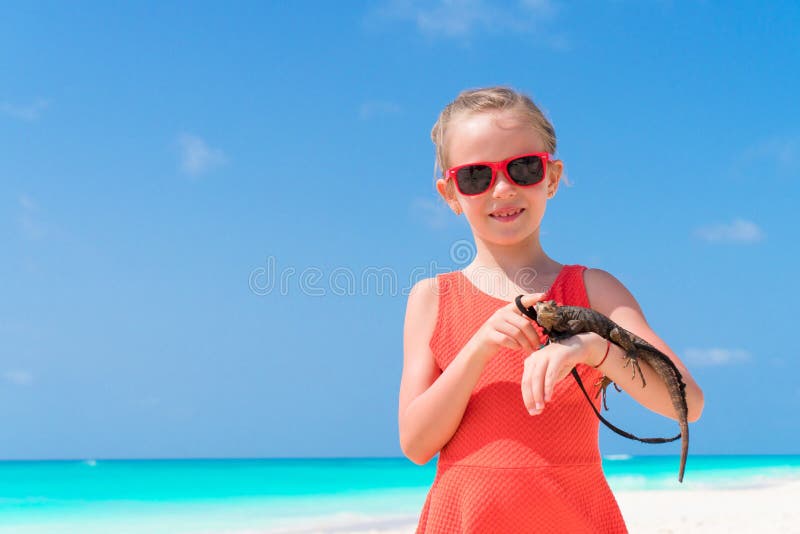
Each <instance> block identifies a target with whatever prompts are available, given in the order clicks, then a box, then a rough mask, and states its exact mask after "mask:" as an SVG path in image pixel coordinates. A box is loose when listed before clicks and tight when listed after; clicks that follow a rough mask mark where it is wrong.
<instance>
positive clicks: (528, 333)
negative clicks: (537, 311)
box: [508, 315, 539, 352]
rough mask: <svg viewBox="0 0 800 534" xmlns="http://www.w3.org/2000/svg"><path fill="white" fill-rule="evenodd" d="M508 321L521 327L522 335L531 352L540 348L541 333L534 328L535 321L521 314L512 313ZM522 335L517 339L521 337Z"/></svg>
mask: <svg viewBox="0 0 800 534" xmlns="http://www.w3.org/2000/svg"><path fill="white" fill-rule="evenodd" d="M508 321H509V322H511V323H512V324H513V325H514V326H516V327H517V328H518V329H519V332H520V337H523V338H524V340H525V343H526V345H527V346H529V349H528V350H530V352H533V351H535V350H538V349H539V333H538V332H536V330H535V329H534V328H533V323H532V322H531V321H530V320H529V319H527V318H525V317H522V316H521V315H511V316H510V317H509V318H508ZM520 337H518V338H517V339H520Z"/></svg>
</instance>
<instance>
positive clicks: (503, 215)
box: [495, 208, 522, 217]
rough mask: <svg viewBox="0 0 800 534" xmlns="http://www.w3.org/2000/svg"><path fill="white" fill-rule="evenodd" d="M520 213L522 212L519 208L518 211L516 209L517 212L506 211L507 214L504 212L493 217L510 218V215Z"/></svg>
mask: <svg viewBox="0 0 800 534" xmlns="http://www.w3.org/2000/svg"><path fill="white" fill-rule="evenodd" d="M521 211H522V209H521V208H520V209H517V210H514V211H507V212H504V213H496V214H495V217H510V216H511V215H516V214H517V213H519V212H521Z"/></svg>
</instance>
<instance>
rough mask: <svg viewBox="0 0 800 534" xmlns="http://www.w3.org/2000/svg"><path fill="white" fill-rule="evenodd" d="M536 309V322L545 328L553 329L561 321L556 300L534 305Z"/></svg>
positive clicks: (547, 329)
mask: <svg viewBox="0 0 800 534" xmlns="http://www.w3.org/2000/svg"><path fill="white" fill-rule="evenodd" d="M533 308H534V309H535V310H536V322H537V323H539V326H541V327H542V328H543V329H544V330H546V331H549V330H552V329H553V327H554V326H556V325H557V324H558V322H559V316H558V313H557V311H558V305H557V304H556V301H554V300H545V301H542V302H537V303H536V304H534V305H533Z"/></svg>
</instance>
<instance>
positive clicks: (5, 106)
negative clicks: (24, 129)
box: [0, 98, 50, 122]
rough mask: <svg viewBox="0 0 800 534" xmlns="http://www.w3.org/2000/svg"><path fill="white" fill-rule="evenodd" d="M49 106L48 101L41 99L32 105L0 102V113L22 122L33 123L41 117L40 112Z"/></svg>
mask: <svg viewBox="0 0 800 534" xmlns="http://www.w3.org/2000/svg"><path fill="white" fill-rule="evenodd" d="M49 105H50V101H49V100H44V99H42V98H40V99H38V100H36V101H35V102H33V103H32V104H28V105H18V104H11V103H9V102H0V113H2V114H3V115H8V116H9V117H13V118H15V119H20V120H23V121H28V122H31V121H35V120H37V119H38V118H39V117H41V116H42V112H43V111H44V110H45V109H46V108H47V107H48V106H49Z"/></svg>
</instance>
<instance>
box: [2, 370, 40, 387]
mask: <svg viewBox="0 0 800 534" xmlns="http://www.w3.org/2000/svg"><path fill="white" fill-rule="evenodd" d="M3 378H4V379H5V380H6V381H7V382H10V383H11V384H14V385H17V386H30V385H31V384H32V383H33V375H32V374H31V373H30V371H26V370H24V369H13V370H11V371H6V372H5V373H3Z"/></svg>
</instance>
